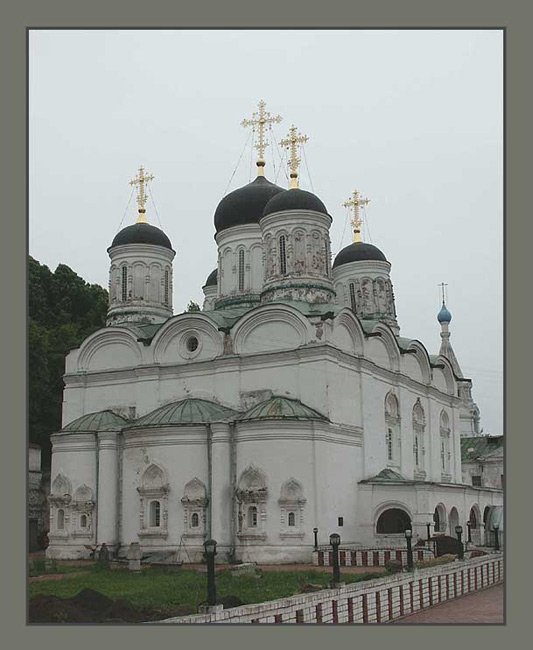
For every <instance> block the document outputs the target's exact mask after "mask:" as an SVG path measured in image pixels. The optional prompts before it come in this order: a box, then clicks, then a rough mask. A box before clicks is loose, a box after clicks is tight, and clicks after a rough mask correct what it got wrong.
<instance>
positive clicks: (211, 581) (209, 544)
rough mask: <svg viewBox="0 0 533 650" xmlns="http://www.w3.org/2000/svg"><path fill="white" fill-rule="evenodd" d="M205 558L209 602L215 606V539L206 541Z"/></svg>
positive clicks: (210, 605) (211, 605) (209, 604)
mask: <svg viewBox="0 0 533 650" xmlns="http://www.w3.org/2000/svg"><path fill="white" fill-rule="evenodd" d="M204 549H205V559H206V562H207V604H208V606H209V607H213V606H214V605H216V604H217V590H216V587H215V555H216V554H217V543H216V542H215V540H214V539H208V540H206V541H205V542H204Z"/></svg>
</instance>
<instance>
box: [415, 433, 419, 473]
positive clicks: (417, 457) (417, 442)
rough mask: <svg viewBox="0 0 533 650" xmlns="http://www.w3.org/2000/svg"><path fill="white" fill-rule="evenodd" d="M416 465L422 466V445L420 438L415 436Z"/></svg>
mask: <svg viewBox="0 0 533 650" xmlns="http://www.w3.org/2000/svg"><path fill="white" fill-rule="evenodd" d="M415 465H416V466H417V467H419V466H420V443H419V440H418V436H415Z"/></svg>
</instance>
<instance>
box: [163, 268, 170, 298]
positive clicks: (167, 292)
mask: <svg viewBox="0 0 533 650" xmlns="http://www.w3.org/2000/svg"><path fill="white" fill-rule="evenodd" d="M169 298H170V274H169V272H168V269H165V291H164V303H165V305H168V304H169Z"/></svg>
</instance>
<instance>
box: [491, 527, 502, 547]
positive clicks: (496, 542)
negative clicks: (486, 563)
mask: <svg viewBox="0 0 533 650" xmlns="http://www.w3.org/2000/svg"><path fill="white" fill-rule="evenodd" d="M492 530H493V531H494V550H495V551H499V550H500V536H499V535H498V533H499V532H500V527H499V526H498V524H494V526H493V527H492Z"/></svg>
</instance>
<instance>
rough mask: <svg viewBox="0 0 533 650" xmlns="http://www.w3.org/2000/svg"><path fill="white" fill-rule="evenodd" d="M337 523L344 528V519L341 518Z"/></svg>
mask: <svg viewBox="0 0 533 650" xmlns="http://www.w3.org/2000/svg"><path fill="white" fill-rule="evenodd" d="M337 523H338V525H339V526H344V517H339V518H338V520H337Z"/></svg>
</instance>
